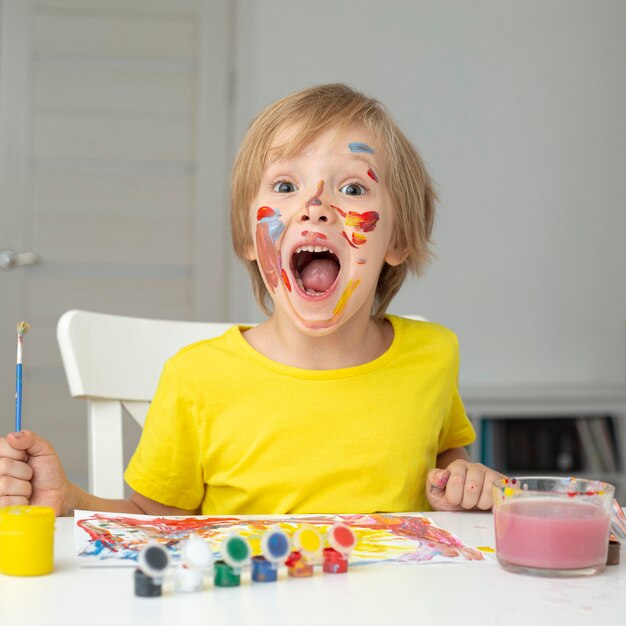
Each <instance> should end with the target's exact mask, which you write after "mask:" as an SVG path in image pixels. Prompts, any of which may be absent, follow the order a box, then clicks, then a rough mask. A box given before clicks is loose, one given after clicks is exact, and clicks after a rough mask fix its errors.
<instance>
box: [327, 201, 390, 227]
mask: <svg viewBox="0 0 626 626" xmlns="http://www.w3.org/2000/svg"><path fill="white" fill-rule="evenodd" d="M330 207H331V208H332V209H335V211H337V213H339V215H341V217H344V218H345V220H346V221H345V224H346V226H350V227H352V228H354V229H355V230H360V231H363V232H364V233H369V232H371V231H373V230H374V229H375V228H376V222H378V220H379V219H380V216H379V215H378V213H377V212H376V211H365V212H364V213H357V212H356V211H349V212H348V213H346V212H345V211H342V210H341V209H340V208H339V207H338V206H335V205H334V204H331V205H330Z"/></svg>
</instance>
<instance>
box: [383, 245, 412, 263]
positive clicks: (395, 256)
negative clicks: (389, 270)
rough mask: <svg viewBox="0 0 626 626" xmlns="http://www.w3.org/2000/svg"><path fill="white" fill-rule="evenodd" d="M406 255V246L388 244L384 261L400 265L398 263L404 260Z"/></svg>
mask: <svg viewBox="0 0 626 626" xmlns="http://www.w3.org/2000/svg"><path fill="white" fill-rule="evenodd" d="M408 256H409V250H408V249H407V248H399V247H398V246H395V245H393V244H390V245H389V247H388V248H387V252H386V254H385V262H386V263H388V264H389V265H394V266H395V265H400V263H402V262H404V261H406V258H407V257H408Z"/></svg>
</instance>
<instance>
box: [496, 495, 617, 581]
mask: <svg viewBox="0 0 626 626" xmlns="http://www.w3.org/2000/svg"><path fill="white" fill-rule="evenodd" d="M494 515H495V526H496V552H497V556H498V559H500V560H502V561H505V562H507V563H509V564H511V565H517V566H522V567H531V568H541V569H554V570H576V569H583V568H589V567H598V566H599V567H603V566H604V563H605V562H606V554H607V549H608V538H609V525H610V519H611V516H610V513H608V512H607V511H606V510H604V508H602V507H601V506H598V505H595V504H591V503H588V502H581V501H579V500H576V499H573V500H562V499H557V498H555V499H551V498H536V499H533V498H523V497H522V498H520V499H519V500H517V501H516V500H515V499H513V500H512V501H510V502H507V503H505V504H502V505H501V506H500V507H499V508H497V509H496V510H495V512H494Z"/></svg>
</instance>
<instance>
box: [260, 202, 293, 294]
mask: <svg viewBox="0 0 626 626" xmlns="http://www.w3.org/2000/svg"><path fill="white" fill-rule="evenodd" d="M256 215H257V227H256V246H257V252H258V256H259V265H260V266H261V269H262V271H263V274H264V275H265V279H266V281H267V284H268V286H269V287H270V290H271V292H272V293H274V292H275V291H276V288H277V287H278V276H279V275H280V276H283V273H284V270H283V269H282V267H281V266H282V263H281V259H280V252H278V251H277V250H276V247H275V242H276V240H277V239H278V238H279V237H280V235H281V234H282V232H283V230H285V225H284V224H283V223H282V221H281V220H280V211H278V210H274V209H272V208H271V207H268V206H262V207H261V208H260V209H259V210H258V211H257V214H256ZM283 280H284V277H283ZM288 282H289V280H288V279H287V283H288ZM288 288H289V290H290V291H291V285H288Z"/></svg>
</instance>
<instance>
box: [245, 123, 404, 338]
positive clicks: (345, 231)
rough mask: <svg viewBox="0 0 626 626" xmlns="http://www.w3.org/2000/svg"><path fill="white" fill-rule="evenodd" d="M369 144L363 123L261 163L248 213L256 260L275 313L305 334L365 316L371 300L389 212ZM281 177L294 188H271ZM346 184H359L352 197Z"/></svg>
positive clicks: (390, 220) (386, 243)
mask: <svg viewBox="0 0 626 626" xmlns="http://www.w3.org/2000/svg"><path fill="white" fill-rule="evenodd" d="M353 139H356V140H357V141H352V140H353ZM372 146H375V143H374V139H373V138H372V137H371V135H370V134H369V133H368V132H367V131H366V130H364V129H363V128H362V127H358V128H356V129H347V130H345V131H341V133H340V134H339V136H338V135H337V133H336V131H335V129H331V130H329V131H327V132H325V133H323V134H322V135H320V137H319V138H317V139H315V140H314V141H313V142H312V143H311V144H310V145H309V146H307V147H306V149H305V150H303V151H302V152H301V153H297V154H294V155H289V156H287V157H286V158H284V159H277V160H275V161H269V163H268V164H267V166H266V168H265V171H264V174H263V180H262V184H261V187H260V189H259V192H258V194H257V196H256V198H255V200H254V203H253V204H252V212H251V216H250V217H251V218H252V220H251V221H252V227H253V228H254V229H256V240H255V245H256V258H257V260H258V264H259V268H260V271H261V274H262V276H263V279H264V281H265V283H266V285H267V288H268V290H269V292H270V295H271V297H272V299H273V301H274V311H275V312H278V311H280V312H281V314H283V315H284V316H285V317H284V318H283V319H285V320H287V319H290V320H293V322H294V323H295V325H296V326H297V327H298V328H300V329H301V330H303V331H304V332H309V331H310V332H311V333H314V332H315V333H316V334H317V333H318V331H320V332H319V334H324V333H322V332H321V331H325V330H326V329H328V331H330V332H332V329H335V328H337V327H339V326H340V325H342V324H344V323H345V322H346V321H347V320H349V319H350V318H351V317H352V316H353V315H355V314H357V313H358V314H359V315H363V314H367V311H368V310H369V309H370V308H371V302H373V300H374V298H375V290H376V284H377V280H378V277H379V273H380V268H381V267H382V265H383V264H384V263H385V260H386V254H387V251H388V248H389V245H390V241H391V231H392V227H393V214H392V211H391V210H390V209H389V208H388V207H389V206H390V204H391V202H390V198H389V193H388V191H387V188H386V185H385V182H384V180H382V179H381V180H379V177H378V172H380V171H382V168H383V167H384V161H383V160H382V158H379V157H378V155H375V154H374V153H375V150H374V148H373V147H372ZM357 153H360V154H357ZM285 180H288V181H298V182H297V186H296V185H294V187H293V188H292V189H290V190H288V191H287V188H286V187H285V190H283V189H281V188H278V187H277V184H276V183H277V181H285ZM368 181H374V182H373V183H371V184H370V183H369V182H368ZM374 183H376V184H374ZM350 184H352V185H356V186H360V187H361V188H362V191H361V192H360V194H359V195H358V196H352V195H351V193H350V192H351V191H352V190H351V189H346V188H345V187H346V186H347V185H350ZM356 193H358V192H356ZM259 207H260V208H259ZM340 207H341V208H340ZM283 261H284V263H285V265H284V267H283V264H282V263H283ZM363 312H365V313H363ZM328 331H327V332H328Z"/></svg>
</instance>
